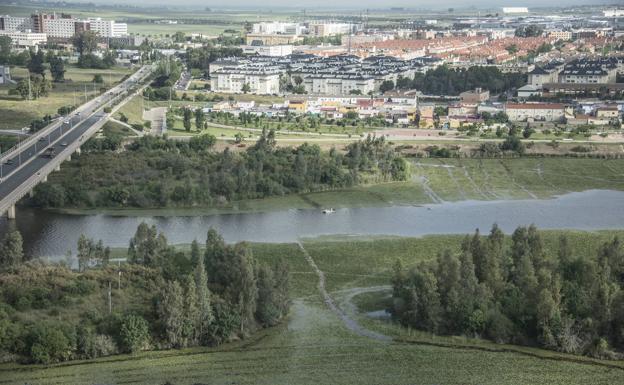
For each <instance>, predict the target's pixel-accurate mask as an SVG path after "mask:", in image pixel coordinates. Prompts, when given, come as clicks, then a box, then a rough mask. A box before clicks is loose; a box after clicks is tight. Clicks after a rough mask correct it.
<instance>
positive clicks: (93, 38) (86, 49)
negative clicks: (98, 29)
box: [74, 31, 97, 55]
mask: <svg viewBox="0 0 624 385" xmlns="http://www.w3.org/2000/svg"><path fill="white" fill-rule="evenodd" d="M74 47H76V51H78V53H79V54H80V55H86V54H91V53H92V52H93V51H95V48H96V47H97V34H96V33H95V32H93V31H83V32H80V33H77V34H76V35H74Z"/></svg>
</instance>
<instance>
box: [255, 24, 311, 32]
mask: <svg viewBox="0 0 624 385" xmlns="http://www.w3.org/2000/svg"><path fill="white" fill-rule="evenodd" d="M304 30H305V27H303V26H302V25H300V24H298V23H284V22H280V21H271V22H264V21H263V22H260V23H255V24H253V26H252V33H253V34H265V35H274V34H283V35H301V34H302V33H303V32H304Z"/></svg>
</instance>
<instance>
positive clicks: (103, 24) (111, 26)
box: [87, 18, 128, 37]
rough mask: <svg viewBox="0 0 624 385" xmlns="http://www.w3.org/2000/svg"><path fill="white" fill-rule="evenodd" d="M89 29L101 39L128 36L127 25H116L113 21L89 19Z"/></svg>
mask: <svg viewBox="0 0 624 385" xmlns="http://www.w3.org/2000/svg"><path fill="white" fill-rule="evenodd" d="M87 22H88V23H89V29H90V30H91V31H93V32H97V33H98V34H99V35H100V36H102V37H122V36H126V35H128V24H126V23H117V22H115V21H114V20H102V19H100V18H90V19H89V20H88V21H87Z"/></svg>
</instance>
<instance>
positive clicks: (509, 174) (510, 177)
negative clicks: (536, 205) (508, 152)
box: [499, 160, 538, 199]
mask: <svg viewBox="0 0 624 385" xmlns="http://www.w3.org/2000/svg"><path fill="white" fill-rule="evenodd" d="M499 162H500V164H501V166H503V168H504V169H505V171H506V172H507V175H508V176H509V179H510V180H511V183H512V184H514V185H515V186H516V187H518V188H519V189H520V190H522V191H524V192H525V193H526V194H527V195H529V196H530V197H531V198H532V199H538V198H537V195H535V194H533V193H532V192H531V191H529V190H528V189H527V188H526V187H524V186H523V185H521V184H520V183H518V182H517V181H516V178H514V176H513V173H512V172H511V169H510V168H509V166H507V165H506V164H505V162H503V161H502V160H500V161H499Z"/></svg>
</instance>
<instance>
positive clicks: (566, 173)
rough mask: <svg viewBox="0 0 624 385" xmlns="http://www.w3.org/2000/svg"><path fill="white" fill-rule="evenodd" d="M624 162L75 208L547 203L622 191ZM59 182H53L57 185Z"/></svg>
mask: <svg viewBox="0 0 624 385" xmlns="http://www.w3.org/2000/svg"><path fill="white" fill-rule="evenodd" d="M622 170H624V159H610V160H604V159H576V158H514V159H460V158H457V159H441V158H440V159H413V160H412V161H411V179H410V181H408V182H393V183H378V184H372V185H362V186H356V187H352V188H347V189H338V190H331V191H322V192H312V193H303V194H289V195H284V196H274V197H268V198H264V199H250V200H244V201H236V202H228V203H225V204H222V205H220V206H218V207H201V206H197V207H165V208H129V207H126V208H72V207H66V208H62V209H56V210H55V212H58V213H62V214H72V215H97V214H103V215H112V216H159V217H160V216H163V217H167V216H200V215H217V214H241V213H259V212H265V213H266V212H274V211H282V210H289V209H322V208H327V207H333V208H361V207H389V206H417V205H425V204H431V203H440V202H457V201H463V200H480V201H490V200H515V199H549V198H553V197H556V196H559V195H562V194H566V193H570V192H579V191H585V190H591V189H604V190H624V171H622ZM55 178H56V176H53V177H51V181H54V180H55Z"/></svg>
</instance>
